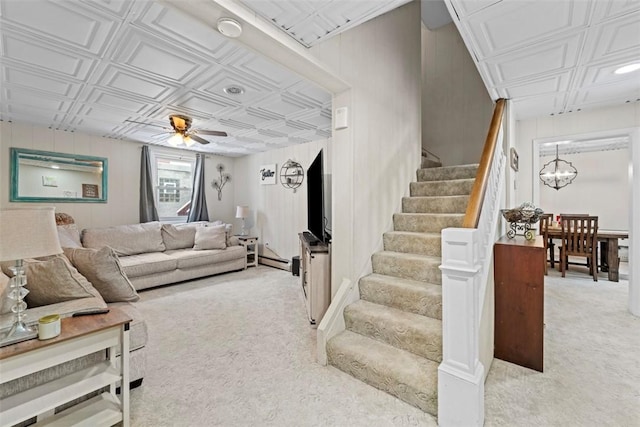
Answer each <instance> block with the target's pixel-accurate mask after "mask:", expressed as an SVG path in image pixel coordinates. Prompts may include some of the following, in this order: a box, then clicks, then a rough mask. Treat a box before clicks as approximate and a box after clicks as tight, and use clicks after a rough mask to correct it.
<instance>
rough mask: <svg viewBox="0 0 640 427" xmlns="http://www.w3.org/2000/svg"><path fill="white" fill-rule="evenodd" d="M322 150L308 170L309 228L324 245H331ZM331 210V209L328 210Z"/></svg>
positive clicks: (329, 189)
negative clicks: (328, 230)
mask: <svg viewBox="0 0 640 427" xmlns="http://www.w3.org/2000/svg"><path fill="white" fill-rule="evenodd" d="M322 160H323V159H322V150H320V152H319V153H318V155H317V156H316V158H315V159H314V160H313V162H311V165H310V166H309V169H307V228H308V230H309V232H310V233H311V234H313V236H314V237H315V238H316V239H318V240H320V241H321V242H323V243H329V241H330V240H331V236H330V235H329V233H328V232H327V227H328V223H327V221H328V219H327V212H326V210H327V206H326V205H327V201H328V200H329V199H330V197H329V194H327V191H331V188H326V189H325V180H326V179H327V177H326V176H325V174H324V169H323V161H322ZM328 209H330V208H328Z"/></svg>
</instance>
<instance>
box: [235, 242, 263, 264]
mask: <svg viewBox="0 0 640 427" xmlns="http://www.w3.org/2000/svg"><path fill="white" fill-rule="evenodd" d="M238 241H239V242H240V245H241V246H244V247H245V248H247V267H257V266H258V238H257V237H255V236H238Z"/></svg>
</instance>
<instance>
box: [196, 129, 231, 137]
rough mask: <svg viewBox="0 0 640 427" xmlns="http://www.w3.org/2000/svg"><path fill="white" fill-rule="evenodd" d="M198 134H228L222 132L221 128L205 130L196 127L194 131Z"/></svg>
mask: <svg viewBox="0 0 640 427" xmlns="http://www.w3.org/2000/svg"><path fill="white" fill-rule="evenodd" d="M196 132H197V133H199V134H202V135H211V136H228V135H227V133H226V132H223V131H221V130H205V129H198V130H197V131H196Z"/></svg>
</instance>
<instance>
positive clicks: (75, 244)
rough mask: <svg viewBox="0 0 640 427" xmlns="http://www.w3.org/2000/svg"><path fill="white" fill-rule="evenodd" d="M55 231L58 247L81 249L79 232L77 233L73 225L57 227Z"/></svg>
mask: <svg viewBox="0 0 640 427" xmlns="http://www.w3.org/2000/svg"><path fill="white" fill-rule="evenodd" d="M57 229H58V240H59V241H60V246H62V247H63V248H81V247H82V243H80V231H78V227H77V226H76V225H75V224H65V225H59V226H58V227H57Z"/></svg>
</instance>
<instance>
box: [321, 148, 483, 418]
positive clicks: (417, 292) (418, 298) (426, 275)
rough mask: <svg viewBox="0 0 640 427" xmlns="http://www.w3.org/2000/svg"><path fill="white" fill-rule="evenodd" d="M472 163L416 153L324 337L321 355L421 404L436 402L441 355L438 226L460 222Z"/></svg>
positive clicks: (432, 407)
mask: <svg viewBox="0 0 640 427" xmlns="http://www.w3.org/2000/svg"><path fill="white" fill-rule="evenodd" d="M477 168H478V165H467V166H453V167H433V165H432V164H430V163H429V161H425V159H423V163H422V169H419V170H418V172H417V178H418V181H417V182H412V183H411V184H410V194H411V196H410V197H405V198H403V200H402V213H398V214H395V215H394V216H393V228H394V231H390V232H387V233H385V234H384V236H383V242H384V250H383V251H381V252H377V253H375V254H373V256H372V258H371V259H372V265H373V273H372V274H370V275H368V276H365V277H362V278H361V279H360V281H359V288H360V298H361V299H360V300H359V301H356V302H355V303H353V304H350V305H348V306H347V307H346V308H345V310H344V320H345V326H346V330H345V331H343V332H341V333H340V334H338V335H336V336H335V337H333V338H331V339H330V340H329V341H328V342H327V359H328V362H329V363H330V364H331V365H333V366H335V367H337V368H338V369H341V370H342V371H344V372H347V373H349V374H351V375H353V376H354V377H356V378H358V379H359V380H361V381H364V382H366V383H367V384H370V385H372V386H374V387H377V388H379V389H380V390H383V391H385V392H387V393H389V394H392V395H394V396H396V397H398V398H399V399H402V400H404V401H405V402H407V403H410V404H411V405H414V406H416V407H418V408H420V409H422V410H423V411H425V412H428V413H430V414H433V415H436V413H437V409H438V395H437V394H438V365H439V364H440V362H441V361H442V320H441V319H442V287H441V274H440V270H439V268H438V267H439V265H440V263H441V258H440V256H441V238H440V232H441V230H442V229H443V228H447V227H460V226H461V225H462V220H463V217H464V213H465V210H466V207H467V202H468V199H469V194H470V193H471V188H472V186H473V183H474V180H475V175H476V171H477Z"/></svg>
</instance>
